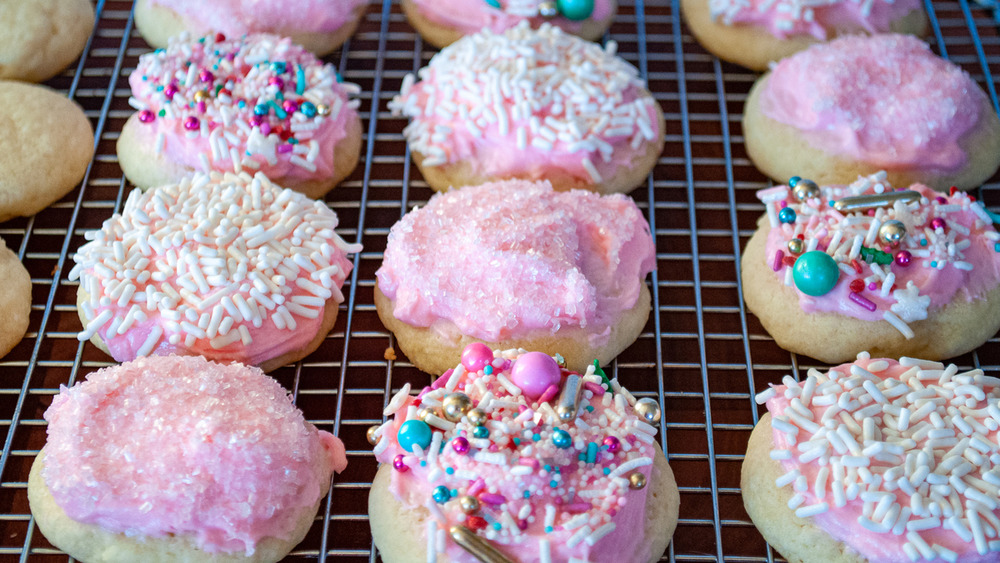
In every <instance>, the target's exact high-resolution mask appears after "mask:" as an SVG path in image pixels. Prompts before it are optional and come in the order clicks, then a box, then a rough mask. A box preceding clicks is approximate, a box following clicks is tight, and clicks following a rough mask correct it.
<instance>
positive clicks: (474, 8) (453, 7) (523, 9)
mask: <svg viewBox="0 0 1000 563" xmlns="http://www.w3.org/2000/svg"><path fill="white" fill-rule="evenodd" d="M533 3H538V4H542V2H538V1H537V0H534V2H533ZM508 4H513V2H508ZM531 4H532V3H529V4H525V3H524V2H519V3H518V6H517V8H518V14H516V15H515V14H511V13H507V12H506V11H505V9H504V8H496V7H493V6H490V5H489V4H488V3H486V2H481V1H480V0H457V1H454V0H453V1H443V2H442V1H441V0H419V1H417V0H402V6H403V13H404V14H406V21H408V22H410V25H412V26H413V28H414V29H416V30H417V33H419V34H420V36H421V37H423V39H424V41H427V42H428V43H430V44H431V45H433V46H435V47H437V48H439V49H441V48H444V47H447V46H448V45H451V44H452V43H454V42H455V41H458V40H459V39H461V38H462V37H464V36H466V35H470V34H473V33H476V32H478V31H479V30H480V29H482V28H483V27H489V28H491V29H493V31H502V30H503V29H505V28H507V27H513V26H514V25H517V23H518V22H519V21H521V20H522V19H528V20H529V21H531V22H532V26H533V27H538V26H539V25H541V23H543V22H547V23H550V24H552V25H556V26H559V27H560V28H562V29H563V30H564V31H566V32H567V33H572V34H573V35H576V36H577V37H580V38H582V39H586V40H587V41H597V40H598V39H600V38H601V36H602V35H604V32H605V31H607V30H608V28H609V27H610V26H611V22H612V21H614V19H615V13H616V12H617V11H618V3H617V2H616V0H598V1H597V2H595V5H594V8H593V11H592V12H591V13H590V14H589V15H588V16H587V17H586V18H585V19H582V20H581V19H577V20H575V21H574V20H570V19H568V18H565V17H562V16H558V15H556V16H551V17H544V16H541V15H539V13H538V12H539V9H540V6H533V5H531ZM553 4H554V2H553ZM598 4H600V5H599V6H598ZM428 10H430V11H431V13H429V12H428ZM532 10H533V12H532ZM594 12H597V15H596V16H595V15H594ZM528 14H533V15H528ZM580 15H582V14H577V15H576V16H575V17H577V18H578V17H579V16H580Z"/></svg>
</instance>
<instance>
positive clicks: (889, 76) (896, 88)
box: [743, 35, 1000, 191]
mask: <svg viewBox="0 0 1000 563" xmlns="http://www.w3.org/2000/svg"><path fill="white" fill-rule="evenodd" d="M743 134H744V137H745V139H746V147H747V154H748V155H749V156H750V159H751V160H753V163H754V165H755V166H757V168H759V169H760V170H761V172H763V173H765V174H767V175H768V176H770V177H772V178H774V179H776V180H778V181H780V182H786V181H788V179H789V178H791V177H792V176H793V175H799V176H803V177H806V178H812V179H813V180H815V181H816V182H818V183H820V184H847V183H850V182H853V181H854V180H855V179H857V177H858V176H859V175H868V174H872V173H874V172H877V171H879V170H885V171H886V173H887V174H888V178H889V181H890V182H892V183H893V184H895V185H898V186H905V185H909V184H912V183H914V182H919V183H922V184H927V185H928V186H931V187H933V188H935V189H937V190H941V191H945V190H948V189H949V188H950V187H951V186H957V187H958V188H960V189H963V190H968V189H973V188H976V187H979V185H980V184H982V183H983V182H985V181H986V180H988V179H989V178H990V176H992V175H993V173H994V172H996V170H997V167H998V166H1000V119H998V118H997V114H996V112H995V111H994V110H993V106H992V104H991V103H990V101H989V98H988V97H987V96H986V94H984V93H983V91H982V90H981V89H980V88H979V87H978V86H977V85H976V83H975V82H974V81H973V80H972V78H971V77H970V76H969V75H968V74H967V73H966V72H964V71H963V70H962V69H960V68H959V67H958V66H956V65H954V64H952V63H950V62H948V61H946V60H944V59H942V58H940V57H938V56H937V55H935V54H934V53H932V52H931V51H930V48H929V47H928V46H927V44H926V43H924V42H922V41H920V40H918V39H916V38H914V37H908V36H903V35H879V36H874V37H846V38H843V39H838V40H836V41H833V42H831V43H828V44H825V45H817V46H815V47H812V48H810V49H808V50H807V51H804V52H802V53H799V54H797V55H795V56H793V57H789V58H788V59H785V60H784V61H782V62H780V63H779V64H778V65H777V66H775V67H774V69H773V70H772V71H771V72H770V73H768V74H766V75H764V76H763V77H761V78H760V79H759V80H758V81H757V83H756V84H755V85H754V87H753V89H752V90H751V91H750V96H749V98H748V99H747V102H746V108H745V110H744V113H743Z"/></svg>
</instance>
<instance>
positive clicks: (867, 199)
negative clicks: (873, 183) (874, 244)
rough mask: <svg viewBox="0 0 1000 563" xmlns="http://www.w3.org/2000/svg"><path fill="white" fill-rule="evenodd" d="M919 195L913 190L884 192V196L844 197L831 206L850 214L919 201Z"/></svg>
mask: <svg viewBox="0 0 1000 563" xmlns="http://www.w3.org/2000/svg"><path fill="white" fill-rule="evenodd" d="M919 200H920V193H919V192H915V191H913V190H903V191H901V192H886V193H884V194H872V195H858V196H852V197H845V198H843V199H841V200H840V201H836V202H834V204H833V208H834V209H836V210H837V211H840V212H841V213H851V212H855V211H868V210H869V209H878V208H879V207H891V206H892V204H893V203H895V202H897V201H905V202H910V201H919Z"/></svg>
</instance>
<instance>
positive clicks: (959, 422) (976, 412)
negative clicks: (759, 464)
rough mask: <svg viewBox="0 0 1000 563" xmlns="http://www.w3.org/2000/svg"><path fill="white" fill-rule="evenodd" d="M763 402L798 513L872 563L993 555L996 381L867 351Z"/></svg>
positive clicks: (778, 389)
mask: <svg viewBox="0 0 1000 563" xmlns="http://www.w3.org/2000/svg"><path fill="white" fill-rule="evenodd" d="M757 401H758V403H763V402H765V401H766V403H767V408H768V411H770V413H771V417H772V419H771V424H772V428H773V430H772V439H773V446H774V449H773V450H772V453H771V457H772V458H774V459H778V460H779V463H780V464H781V467H782V470H783V472H784V475H783V476H782V477H779V478H778V482H777V483H776V484H777V486H779V487H789V488H792V489H793V490H794V491H795V493H796V494H795V495H794V497H793V498H792V504H793V505H794V506H792V509H793V510H796V511H797V512H796V514H797V515H798V516H799V517H801V518H808V519H809V520H810V521H811V522H812V524H814V525H816V526H818V527H819V528H820V529H822V530H823V531H825V532H826V533H827V534H829V535H830V536H832V537H833V538H834V539H836V540H839V541H841V542H843V543H844V544H846V545H847V546H848V547H849V548H850V550H851V551H854V552H856V553H858V554H860V555H861V556H862V557H863V558H864V559H865V560H866V561H870V562H872V563H892V562H898V561H926V560H931V559H935V558H940V559H943V560H946V561H959V562H963V563H966V562H977V561H995V560H996V558H997V557H996V552H997V550H998V549H1000V545H998V544H997V543H996V542H995V541H992V540H988V539H987V538H994V537H996V533H997V532H1000V519H998V517H997V516H998V514H997V506H998V501H1000V488H998V485H1000V469H998V463H1000V450H998V447H997V444H996V433H997V429H998V427H1000V423H998V420H1000V410H997V403H998V401H1000V380H998V379H996V378H994V377H988V376H986V375H984V374H983V372H982V370H978V369H975V370H971V371H967V372H962V373H959V369H958V367H957V366H955V365H949V366H945V365H944V364H941V363H938V362H927V361H924V360H917V359H913V358H902V359H900V361H899V362H897V361H895V360H885V359H873V358H870V357H869V356H868V354H867V353H862V354H861V355H859V357H858V359H857V361H855V362H854V363H851V364H844V365H841V366H838V367H835V368H833V369H831V370H830V371H828V372H826V373H821V372H819V371H817V370H810V373H809V375H808V377H807V378H806V379H805V381H802V382H797V381H795V379H793V378H792V377H790V376H786V377H785V378H784V380H783V385H777V386H772V388H771V389H769V390H767V391H765V392H764V393H762V394H760V395H758V397H757Z"/></svg>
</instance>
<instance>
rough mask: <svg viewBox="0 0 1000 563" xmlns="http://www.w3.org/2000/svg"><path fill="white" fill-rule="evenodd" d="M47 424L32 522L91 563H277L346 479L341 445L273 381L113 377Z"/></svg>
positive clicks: (230, 374) (74, 396) (202, 364)
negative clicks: (334, 478) (333, 481)
mask: <svg viewBox="0 0 1000 563" xmlns="http://www.w3.org/2000/svg"><path fill="white" fill-rule="evenodd" d="M165 380H169V384H166V385H165V384H164V382H165ZM45 418H46V420H48V422H49V427H48V442H47V444H46V446H45V448H44V449H43V450H42V452H40V453H39V455H38V458H37V459H36V460H35V463H34V465H33V466H32V468H31V474H30V476H29V480H28V500H29V502H30V506H31V513H32V515H34V517H35V522H36V523H37V524H38V527H39V529H40V530H41V531H42V533H43V534H44V535H45V537H46V538H48V539H49V541H50V542H52V543H53V544H54V545H56V546H57V547H59V548H60V549H62V550H63V551H65V552H67V553H68V554H70V555H71V556H73V557H75V558H78V559H80V560H83V561H88V562H97V561H101V562H106V563H111V562H121V563H125V562H131V561H153V562H179V561H206V562H211V563H238V562H260V563H265V562H273V561H278V560H280V559H281V558H282V557H284V556H285V555H286V554H287V553H288V552H289V551H291V550H292V548H293V547H294V546H295V545H296V544H297V543H299V542H300V541H301V540H302V538H303V537H305V535H306V533H307V532H308V531H309V528H310V527H311V526H312V523H313V520H314V518H315V515H316V511H317V509H318V507H319V503H320V501H321V500H322V498H323V497H324V496H325V495H326V493H327V491H328V489H329V486H330V477H331V475H332V473H333V471H335V470H336V471H337V472H340V471H343V469H344V467H345V466H346V465H347V458H346V454H345V451H344V446H343V444H342V443H341V442H340V440H338V439H337V438H336V437H334V436H333V435H331V434H329V433H327V432H322V431H318V430H317V429H316V428H315V427H314V426H313V425H312V424H310V423H308V422H306V421H305V419H304V418H303V416H302V413H301V412H300V411H299V410H298V409H296V408H295V405H293V404H292V402H291V399H290V398H289V396H288V394H287V392H286V391H285V390H284V389H283V388H282V387H281V386H280V385H279V384H278V383H277V382H276V381H274V380H273V379H271V378H269V377H267V376H265V375H264V374H263V373H262V372H261V371H260V370H258V369H256V368H248V367H246V366H242V365H239V364H235V363H234V364H228V365H223V364H215V363H212V362H208V361H206V360H204V359H202V358H195V357H181V356H169V357H153V358H142V359H140V360H136V361H135V362H129V363H126V364H123V365H120V366H114V367H111V368H106V369H104V370H101V371H98V372H96V373H92V374H90V375H89V376H88V378H87V381H86V382H84V383H82V384H78V385H75V386H73V387H72V388H69V389H66V388H63V389H62V390H61V392H60V394H59V395H58V396H57V397H56V398H55V399H54V400H53V404H52V406H51V407H50V408H49V409H48V410H47V411H46V413H45ZM152 421H155V422H156V423H155V424H153V423H152Z"/></svg>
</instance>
